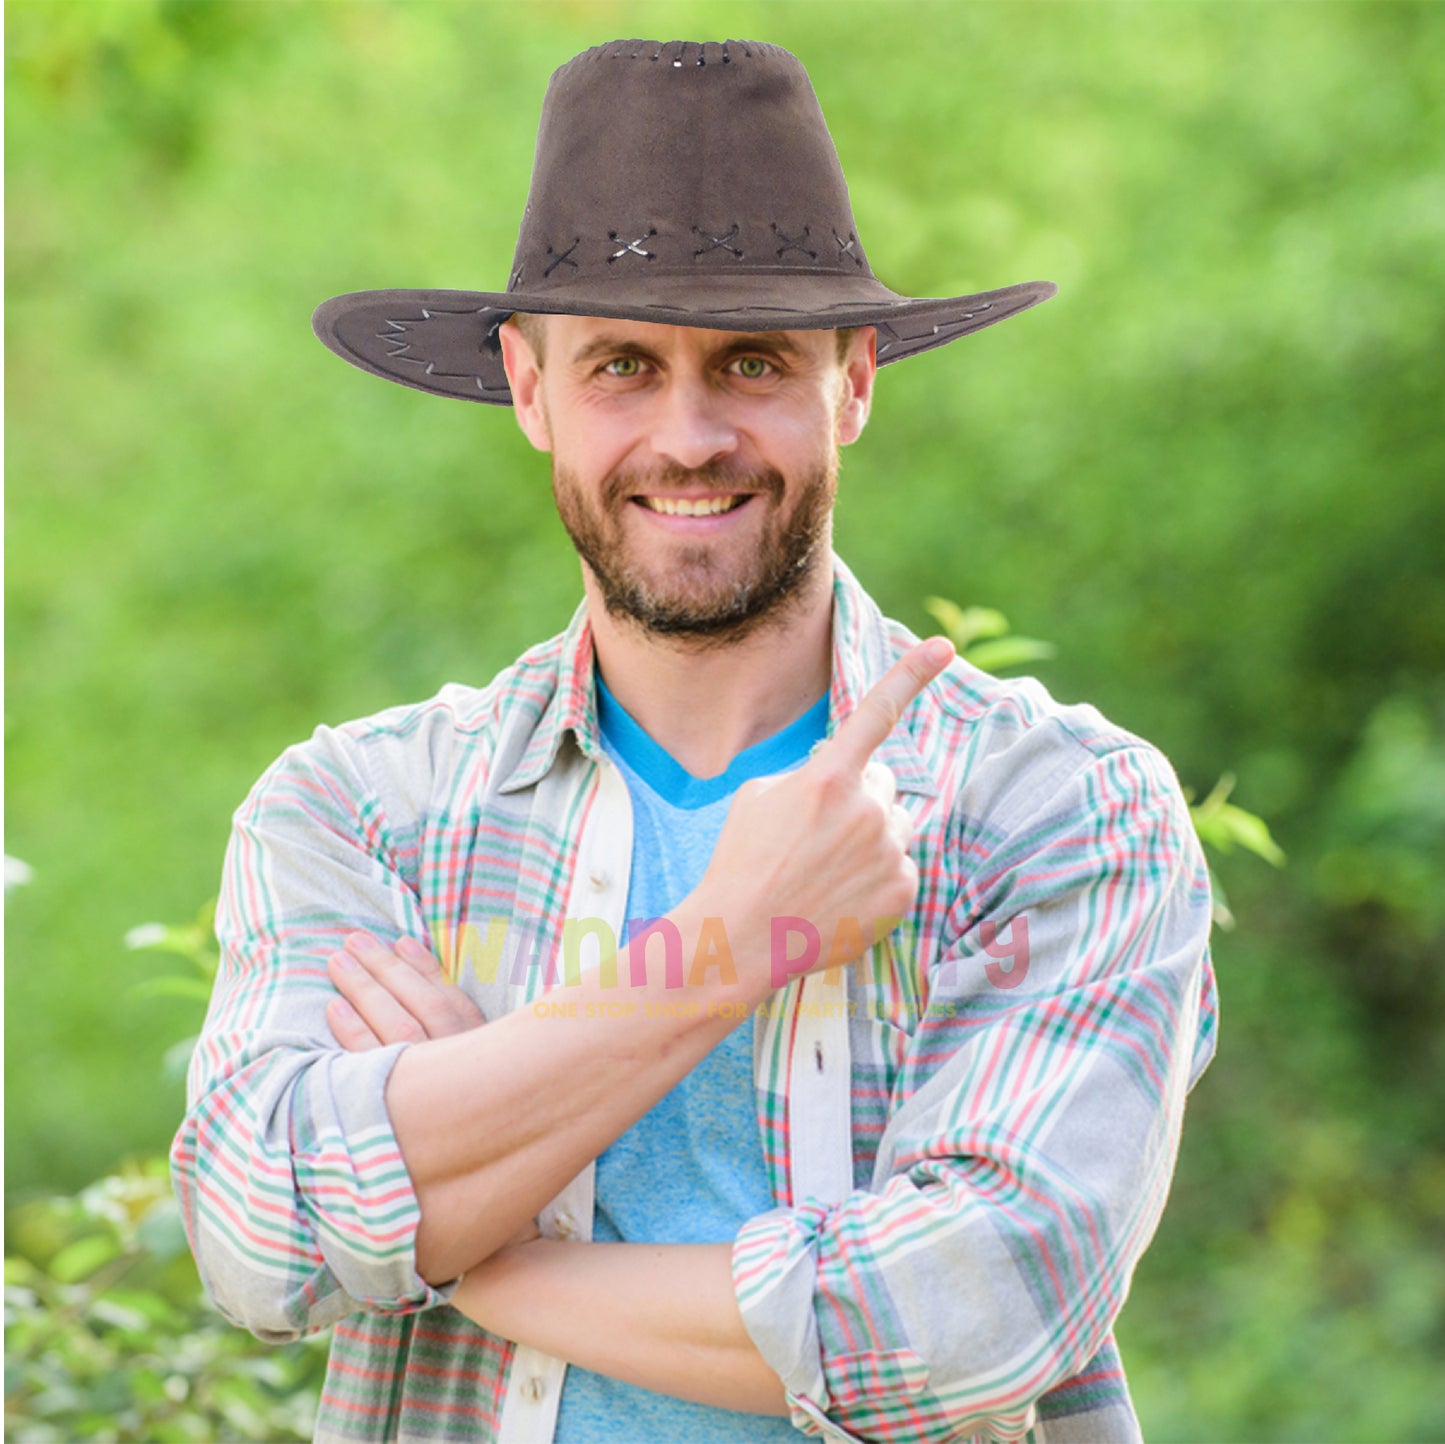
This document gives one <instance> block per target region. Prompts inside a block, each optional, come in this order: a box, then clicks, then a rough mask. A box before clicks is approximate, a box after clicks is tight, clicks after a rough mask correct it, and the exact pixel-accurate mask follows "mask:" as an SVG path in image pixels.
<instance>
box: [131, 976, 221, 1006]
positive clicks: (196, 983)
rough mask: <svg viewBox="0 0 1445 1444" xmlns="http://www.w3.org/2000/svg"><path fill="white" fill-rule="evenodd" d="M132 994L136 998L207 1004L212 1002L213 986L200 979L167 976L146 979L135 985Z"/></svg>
mask: <svg viewBox="0 0 1445 1444" xmlns="http://www.w3.org/2000/svg"><path fill="white" fill-rule="evenodd" d="M130 993H131V996H132V997H135V998H191V999H193V1000H196V1001H199V1002H202V1003H206V1002H209V1001H210V997H211V985H210V984H209V983H207V982H204V981H203V980H202V979H200V978H181V977H174V976H166V977H160V978H146V979H145V980H144V981H143V982H140V983H136V984H134V985H133V986H132V987H131V989H130Z"/></svg>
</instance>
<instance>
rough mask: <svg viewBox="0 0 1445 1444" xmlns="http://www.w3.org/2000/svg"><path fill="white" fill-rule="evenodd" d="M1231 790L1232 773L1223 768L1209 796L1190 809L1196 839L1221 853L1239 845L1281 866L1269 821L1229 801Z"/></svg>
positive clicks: (1281, 857)
mask: <svg viewBox="0 0 1445 1444" xmlns="http://www.w3.org/2000/svg"><path fill="white" fill-rule="evenodd" d="M1233 791H1234V774H1233V773H1231V772H1226V773H1225V774H1224V775H1223V776H1222V777H1221V778H1220V779H1219V781H1218V782H1216V783H1215V784H1214V790H1213V791H1212V792H1211V793H1210V794H1209V796H1208V797H1206V798H1205V799H1204V801H1203V802H1201V803H1199V804H1197V805H1196V806H1194V807H1191V808H1190V809H1189V812H1190V816H1191V817H1192V818H1193V819H1194V830H1195V832H1197V833H1198V834H1199V840H1200V841H1201V842H1203V843H1204V844H1205V846H1207V847H1212V848H1214V849H1215V851H1216V852H1221V853H1229V852H1233V851H1234V849H1235V848H1236V847H1242V848H1244V849H1245V851H1247V852H1252V853H1254V854H1255V856H1256V857H1262V858H1263V859H1264V860H1265V861H1266V862H1267V863H1270V864H1271V865H1272V866H1274V867H1283V866H1284V864H1285V855H1284V850H1283V849H1282V848H1281V847H1280V846H1279V844H1278V843H1277V842H1275V840H1274V838H1273V837H1271V836H1270V832H1269V827H1268V825H1267V824H1266V823H1265V821H1264V819H1263V818H1261V817H1256V816H1255V814H1254V813H1252V812H1246V811H1245V810H1244V808H1242V807H1236V806H1235V805H1234V804H1233V803H1232V802H1230V801H1228V798H1229V795H1230V793H1231V792H1233Z"/></svg>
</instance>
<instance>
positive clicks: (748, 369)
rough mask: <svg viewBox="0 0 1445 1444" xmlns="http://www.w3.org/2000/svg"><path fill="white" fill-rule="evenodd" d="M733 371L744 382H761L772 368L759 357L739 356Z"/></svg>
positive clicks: (734, 363)
mask: <svg viewBox="0 0 1445 1444" xmlns="http://www.w3.org/2000/svg"><path fill="white" fill-rule="evenodd" d="M733 369H734V370H735V371H736V372H737V374H738V375H739V376H741V377H742V378H743V380H744V381H761V380H762V379H763V377H764V376H766V375H767V374H768V372H769V371H771V370H772V369H773V368H772V366H771V364H770V363H769V362H767V361H765V360H764V359H763V358H762V357H761V356H739V357H738V358H737V360H736V361H734V362H733Z"/></svg>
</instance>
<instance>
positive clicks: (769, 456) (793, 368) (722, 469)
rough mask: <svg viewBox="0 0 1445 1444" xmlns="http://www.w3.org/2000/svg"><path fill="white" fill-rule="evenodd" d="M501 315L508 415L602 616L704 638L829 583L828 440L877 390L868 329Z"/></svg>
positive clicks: (833, 449) (773, 612) (834, 448)
mask: <svg viewBox="0 0 1445 1444" xmlns="http://www.w3.org/2000/svg"><path fill="white" fill-rule="evenodd" d="M539 319H540V320H542V321H543V323H544V328H545V329H544V330H543V331H542V334H541V340H542V346H541V349H542V355H543V363H542V364H541V365H540V366H539V365H538V363H537V358H536V356H535V354H534V353H533V351H532V349H531V347H530V346H528V344H527V343H526V341H525V340H524V339H523V338H522V337H521V335H520V334H519V333H518V332H517V330H516V328H515V327H513V326H504V327H503V328H502V338H503V349H504V356H505V359H506V361H507V369H508V375H509V377H510V379H511V383H512V394H513V398H514V401H515V403H516V410H517V419H518V421H519V423H520V424H521V426H522V429H523V430H524V431H525V432H526V434H527V436H528V437H529V438H530V439H531V441H532V442H533V444H534V445H536V446H538V447H539V449H541V450H544V451H548V452H550V453H551V455H552V482H553V491H554V494H555V496H556V500H557V509H558V512H559V514H560V515H561V518H562V522H563V524H564V525H565V526H566V528H567V531H568V534H569V535H570V536H571V538H572V541H573V544H574V545H575V546H576V548H577V551H578V553H579V555H580V556H581V558H582V560H583V563H584V566H585V569H586V573H587V575H588V581H589V585H590V586H591V587H592V588H594V589H595V591H596V593H597V595H598V596H599V597H600V599H601V601H602V603H603V604H604V605H605V606H606V608H607V610H608V612H609V613H610V614H611V615H612V616H613V617H615V618H618V619H619V620H623V621H625V622H627V623H629V624H631V625H635V626H637V627H639V628H642V629H644V630H645V631H646V632H648V633H651V634H653V635H668V636H674V637H679V638H686V639H688V640H690V641H692V642H695V643H699V644H719V643H727V642H733V641H737V640H739V639H740V638H741V637H743V636H745V635H747V634H748V633H750V632H751V631H753V630H754V629H755V628H757V627H758V626H760V625H762V624H763V623H765V622H768V621H779V620H781V619H782V618H784V617H785V616H786V613H787V610H788V608H789V606H790V604H792V603H793V602H795V601H796V600H797V599H798V598H799V597H800V596H802V595H805V594H806V591H807V589H808V587H809V586H810V585H817V584H818V581H819V578H823V579H824V580H825V581H826V577H827V564H828V555H829V548H830V543H831V521H832V510H833V498H834V494H835V489H836V480H837V465H838V462H837V458H838V447H839V446H841V445H845V444H847V443H848V442H850V441H853V440H854V439H856V437H857V436H858V434H859V433H860V432H861V431H862V429H863V423H864V421H865V420H866V418H867V411H868V402H869V399H870V397H871V392H872V380H873V370H874V362H873V348H872V332H871V331H864V332H860V333H859V335H858V336H856V337H855V338H854V342H853V345H852V348H851V349H850V351H849V355H848V357H847V358H846V359H845V360H843V361H841V362H840V360H839V357H838V345H837V338H836V336H835V335H834V333H833V332H831V331H786V332H775V333H768V334H766V335H759V334H757V333H749V332H727V331H706V330H702V329H700V328H696V327H690V326H654V325H649V324H646V323H644V322H634V321H610V320H603V319H600V318H596V317H585V316H551V317H545V318H539Z"/></svg>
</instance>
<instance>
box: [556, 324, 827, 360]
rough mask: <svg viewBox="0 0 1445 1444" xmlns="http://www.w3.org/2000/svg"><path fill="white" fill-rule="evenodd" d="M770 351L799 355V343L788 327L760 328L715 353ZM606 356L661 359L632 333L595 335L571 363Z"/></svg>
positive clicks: (781, 354) (776, 353) (732, 354)
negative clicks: (789, 332)
mask: <svg viewBox="0 0 1445 1444" xmlns="http://www.w3.org/2000/svg"><path fill="white" fill-rule="evenodd" d="M754 351H770V352H772V353H773V354H774V355H776V356H792V357H795V356H798V355H800V354H801V353H800V352H799V350H798V347H797V346H796V345H795V344H794V343H793V342H792V341H791V340H789V338H788V334H787V332H786V331H758V332H756V333H754V332H748V333H746V334H743V335H739V336H738V337H737V338H736V339H734V340H732V341H729V342H728V343H727V344H726V345H724V346H721V347H719V348H718V351H717V353H716V355H718V356H721V357H732V356H736V355H738V354H740V353H748V352H754ZM603 356H640V357H643V358H644V359H646V360H648V361H655V360H657V359H658V356H657V352H656V351H655V350H654V349H653V348H652V347H650V346H647V345H645V344H643V343H642V342H641V341H637V340H634V339H633V338H632V337H630V336H608V335H606V334H604V335H601V336H595V337H593V339H592V340H590V341H588V342H587V344H586V345H584V346H581V347H579V348H578V349H577V350H576V351H575V352H573V354H572V364H573V365H574V366H580V365H582V364H584V363H585V362H588V361H596V360H598V359H600V358H601V357H603Z"/></svg>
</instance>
